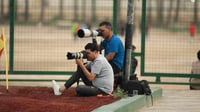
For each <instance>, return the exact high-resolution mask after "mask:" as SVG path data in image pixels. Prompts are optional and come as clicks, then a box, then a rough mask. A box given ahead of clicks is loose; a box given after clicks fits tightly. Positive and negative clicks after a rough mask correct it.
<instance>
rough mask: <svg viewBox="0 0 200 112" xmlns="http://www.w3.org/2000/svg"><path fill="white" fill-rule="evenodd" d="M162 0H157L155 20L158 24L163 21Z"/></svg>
mask: <svg viewBox="0 0 200 112" xmlns="http://www.w3.org/2000/svg"><path fill="white" fill-rule="evenodd" d="M163 5H164V0H158V2H157V6H158V15H157V21H158V24H160V23H163V10H164V7H163Z"/></svg>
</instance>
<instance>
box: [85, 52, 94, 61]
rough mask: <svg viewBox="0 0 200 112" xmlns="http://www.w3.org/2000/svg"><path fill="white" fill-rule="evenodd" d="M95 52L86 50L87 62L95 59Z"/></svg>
mask: <svg viewBox="0 0 200 112" xmlns="http://www.w3.org/2000/svg"><path fill="white" fill-rule="evenodd" d="M95 53H96V52H95V51H91V50H90V49H86V54H87V60H88V61H93V60H94V59H95Z"/></svg>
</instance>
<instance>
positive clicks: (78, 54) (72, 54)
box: [67, 50, 87, 59]
mask: <svg viewBox="0 0 200 112" xmlns="http://www.w3.org/2000/svg"><path fill="white" fill-rule="evenodd" d="M80 58H83V59H86V58H87V54H86V51H84V50H83V51H81V52H67V59H80Z"/></svg>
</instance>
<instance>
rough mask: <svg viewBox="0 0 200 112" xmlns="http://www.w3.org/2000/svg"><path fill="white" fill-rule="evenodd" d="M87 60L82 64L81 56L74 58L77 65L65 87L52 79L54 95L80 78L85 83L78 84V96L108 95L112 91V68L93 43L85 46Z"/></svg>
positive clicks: (60, 92) (59, 93)
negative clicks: (61, 86)
mask: <svg viewBox="0 0 200 112" xmlns="http://www.w3.org/2000/svg"><path fill="white" fill-rule="evenodd" d="M85 51H86V55H87V60H88V61H89V62H88V63H87V64H86V65H84V64H83V61H82V58H81V59H75V61H76V64H77V65H78V68H77V71H76V72H75V73H74V74H73V75H72V76H71V77H70V78H69V80H67V81H66V83H65V84H64V86H65V88H60V86H59V85H58V84H56V82H55V81H54V80H53V81H52V82H53V89H54V94H55V95H61V94H62V93H63V92H64V90H65V89H68V88H70V87H71V86H72V85H73V84H74V83H75V82H77V81H78V80H79V79H80V78H81V79H82V81H83V82H84V84H85V85H78V86H77V87H76V93H77V95H80V96H95V95H98V94H103V95H109V94H111V93H112V92H113V82H114V76H113V70H112V67H111V66H110V64H109V63H108V61H107V60H106V59H105V57H104V56H102V55H100V54H98V47H97V45H96V44H94V43H88V44H87V45H86V46H85Z"/></svg>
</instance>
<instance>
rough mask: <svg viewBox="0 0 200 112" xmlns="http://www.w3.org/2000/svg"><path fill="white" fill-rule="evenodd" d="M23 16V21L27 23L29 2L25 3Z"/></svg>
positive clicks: (27, 0)
mask: <svg viewBox="0 0 200 112" xmlns="http://www.w3.org/2000/svg"><path fill="white" fill-rule="evenodd" d="M24 10H25V12H24V13H25V14H24V21H25V22H27V21H28V19H29V0H26V1H25V9H24Z"/></svg>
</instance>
